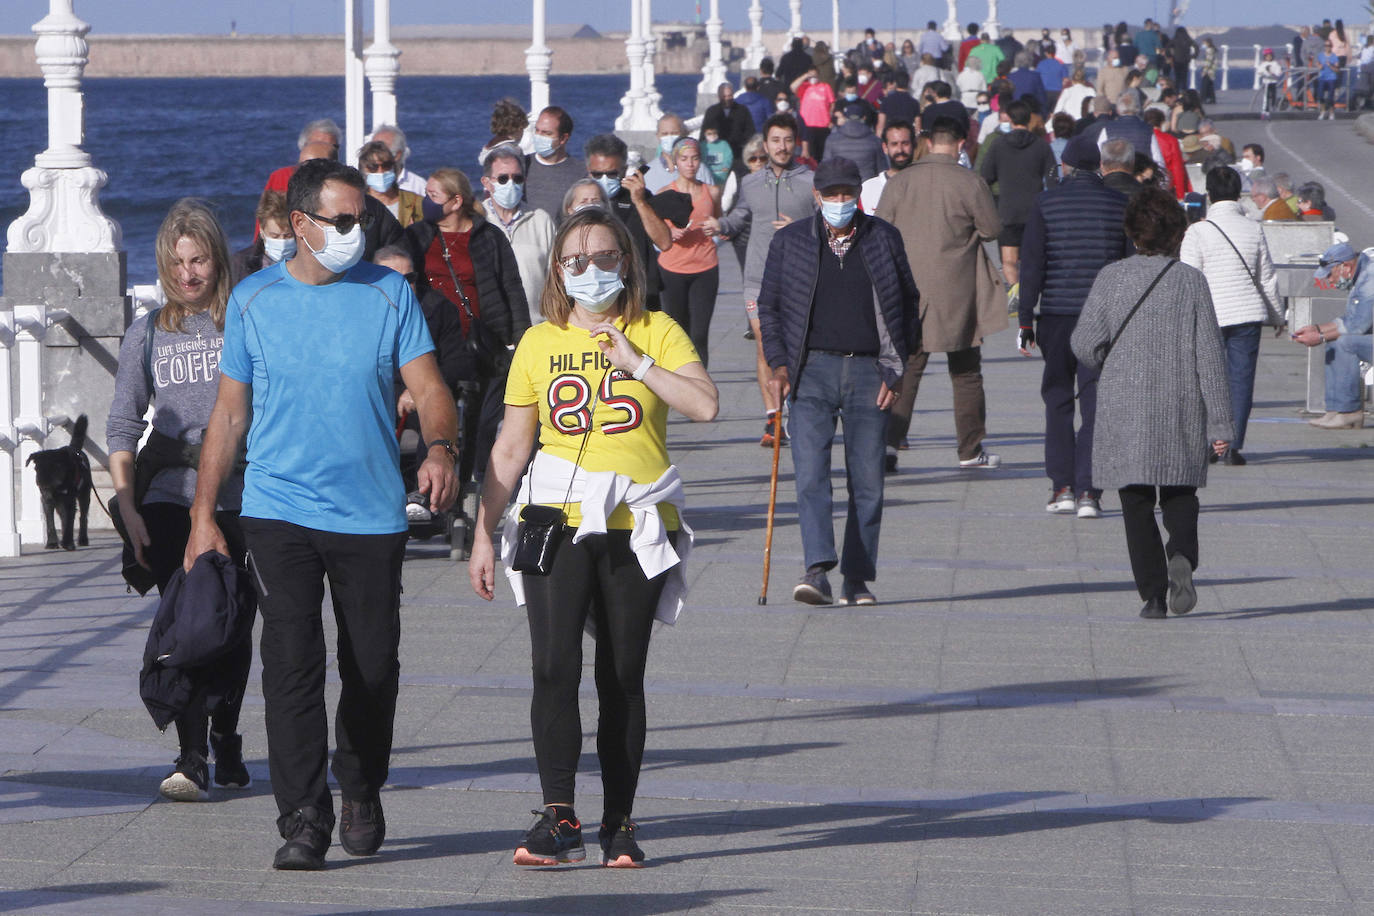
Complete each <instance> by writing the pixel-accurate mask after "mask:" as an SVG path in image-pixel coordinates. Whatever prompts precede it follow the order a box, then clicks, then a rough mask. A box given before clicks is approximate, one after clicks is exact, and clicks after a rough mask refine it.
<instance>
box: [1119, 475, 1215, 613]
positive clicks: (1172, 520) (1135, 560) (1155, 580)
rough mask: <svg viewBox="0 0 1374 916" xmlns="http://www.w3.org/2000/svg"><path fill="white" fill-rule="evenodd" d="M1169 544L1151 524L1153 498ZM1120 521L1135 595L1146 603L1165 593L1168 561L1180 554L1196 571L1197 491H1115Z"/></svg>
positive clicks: (1142, 488) (1137, 486) (1137, 487)
mask: <svg viewBox="0 0 1374 916" xmlns="http://www.w3.org/2000/svg"><path fill="white" fill-rule="evenodd" d="M1156 489H1158V496H1159V508H1160V513H1161V514H1162V515H1163V516H1164V530H1165V531H1167V532H1169V542H1168V543H1167V544H1166V543H1163V542H1162V541H1161V540H1160V537H1159V527H1158V526H1157V525H1156V524H1155V494H1156ZM1117 492H1118V493H1119V495H1120V497H1121V518H1122V520H1123V521H1124V522H1125V523H1126V549H1127V551H1128V552H1129V553H1130V556H1131V573H1132V575H1134V576H1135V587H1136V591H1138V592H1139V593H1140V597H1141V598H1142V599H1144V600H1146V601H1148V600H1150V599H1151V598H1163V597H1164V596H1165V594H1166V593H1167V592H1168V591H1169V558H1170V557H1173V556H1175V555H1179V554H1182V555H1183V556H1185V557H1187V558H1188V563H1189V565H1191V566H1192V567H1193V569H1197V561H1198V548H1197V514H1198V501H1197V487H1158V488H1155V487H1152V486H1149V485H1145V484H1135V485H1132V486H1129V487H1122V488H1121V489H1120V490H1119V491H1117Z"/></svg>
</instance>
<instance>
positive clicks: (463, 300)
mask: <svg viewBox="0 0 1374 916" xmlns="http://www.w3.org/2000/svg"><path fill="white" fill-rule="evenodd" d="M439 250H440V251H442V252H443V253H444V266H446V267H447V268H448V275H449V276H450V277H451V278H453V289H454V290H455V291H456V292H457V293H458V304H459V305H460V306H462V309H463V314H465V315H466V316H467V319H468V323H469V324H471V323H472V322H474V321H476V320H477V316H476V315H474V314H473V313H472V305H471V303H469V302H468V297H467V294H466V293H464V292H463V281H462V280H459V279H458V272H457V271H456V270H454V269H453V257H452V256H451V255H450V254H449V253H448V242H447V241H445V239H444V230H442V229H440V230H439Z"/></svg>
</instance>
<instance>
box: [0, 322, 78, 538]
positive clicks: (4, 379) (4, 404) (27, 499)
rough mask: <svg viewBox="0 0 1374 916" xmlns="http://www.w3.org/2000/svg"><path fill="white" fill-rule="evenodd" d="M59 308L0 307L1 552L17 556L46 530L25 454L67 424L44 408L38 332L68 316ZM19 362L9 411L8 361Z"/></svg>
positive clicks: (44, 332)
mask: <svg viewBox="0 0 1374 916" xmlns="http://www.w3.org/2000/svg"><path fill="white" fill-rule="evenodd" d="M68 317H69V316H68V313H67V312H66V311H65V310H64V309H53V308H48V307H47V306H44V305H16V306H14V308H13V310H12V311H7V312H4V313H0V389H3V390H0V395H2V396H0V477H3V479H4V480H5V483H6V485H5V486H4V487H0V556H5V557H17V556H19V551H20V545H21V544H22V543H24V542H25V541H27V542H29V543H38V542H41V541H42V540H43V539H44V537H45V535H46V530H45V528H44V524H43V503H42V497H41V496H40V495H39V493H38V485H37V483H36V481H35V478H34V475H33V474H32V473H31V472H29V471H28V470H27V469H26V467H25V466H26V465H27V463H28V460H29V456H30V455H32V454H33V453H34V452H36V451H38V450H40V449H41V448H42V447H43V445H44V443H45V441H46V440H47V438H48V436H49V435H50V434H51V433H52V431H53V430H55V429H57V428H58V427H62V426H67V425H68V424H70V423H71V418H70V417H67V416H65V415H60V416H44V414H43V338H44V337H46V336H47V334H48V331H49V330H51V329H52V327H53V326H54V325H57V324H59V323H61V322H62V321H64V320H66V319H67V318H68ZM12 362H13V363H16V364H17V366H18V370H19V371H18V373H17V374H18V377H19V398H18V408H19V409H18V413H17V414H15V413H13V412H12V411H13V409H14V401H13V400H12V398H11V392H10V379H11V377H12V376H11V363H12ZM16 458H18V460H19V467H20V469H21V470H22V471H23V473H22V475H21V482H20V486H19V499H18V504H19V512H18V513H17V514H16V512H15V502H16V500H15V487H14V472H15V460H16Z"/></svg>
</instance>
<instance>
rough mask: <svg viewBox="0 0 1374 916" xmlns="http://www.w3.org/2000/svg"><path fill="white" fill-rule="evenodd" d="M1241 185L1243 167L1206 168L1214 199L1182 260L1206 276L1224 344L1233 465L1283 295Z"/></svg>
mask: <svg viewBox="0 0 1374 916" xmlns="http://www.w3.org/2000/svg"><path fill="white" fill-rule="evenodd" d="M1240 186H1241V179H1240V173H1239V172H1237V171H1236V170H1235V169H1233V168H1230V167H1228V166H1219V167H1218V168H1214V169H1212V171H1210V172H1208V173H1207V195H1208V197H1210V198H1211V200H1212V205H1211V207H1210V208H1208V210H1207V219H1205V220H1203V221H1201V222H1197V223H1194V224H1193V225H1192V226H1189V227H1188V232H1187V234H1186V235H1184V236H1183V247H1182V249H1181V250H1180V252H1179V259H1180V260H1181V261H1183V263H1185V264H1188V265H1189V266H1192V267H1196V268H1197V269H1198V270H1200V271H1202V273H1203V274H1204V275H1205V276H1206V277H1207V286H1208V288H1209V289H1210V290H1211V293H1212V305H1213V307H1214V308H1215V309H1216V313H1217V323H1218V324H1220V325H1221V336H1222V340H1223V341H1224V342H1225V344H1226V380H1227V384H1228V385H1229V386H1230V388H1231V412H1232V415H1233V417H1234V419H1235V424H1236V432H1235V436H1234V437H1232V439H1231V447H1230V448H1229V449H1228V450H1227V452H1226V454H1225V455H1224V456H1223V457H1222V458H1221V461H1222V463H1224V464H1230V465H1242V464H1245V456H1243V455H1242V454H1241V451H1240V449H1241V446H1242V445H1244V444H1245V425H1246V421H1247V420H1248V419H1249V418H1250V405H1251V403H1252V402H1253V400H1254V395H1255V365H1256V363H1257V362H1258V361H1259V344H1260V332H1261V330H1262V328H1263V326H1264V323H1265V321H1266V320H1268V319H1270V318H1273V319H1274V320H1278V314H1277V311H1276V309H1277V303H1278V301H1279V298H1278V280H1277V277H1276V275H1275V273H1274V262H1273V260H1272V259H1271V258H1270V257H1269V246H1268V245H1267V244H1266V243H1265V241H1264V234H1263V233H1262V232H1261V231H1260V227H1259V224H1258V223H1256V222H1254V221H1253V220H1251V219H1249V218H1247V217H1246V215H1245V213H1244V211H1243V210H1242V209H1241V206H1240V203H1239V201H1240ZM1212 460H1214V461H1215V460H1216V459H1215V458H1214V459H1212Z"/></svg>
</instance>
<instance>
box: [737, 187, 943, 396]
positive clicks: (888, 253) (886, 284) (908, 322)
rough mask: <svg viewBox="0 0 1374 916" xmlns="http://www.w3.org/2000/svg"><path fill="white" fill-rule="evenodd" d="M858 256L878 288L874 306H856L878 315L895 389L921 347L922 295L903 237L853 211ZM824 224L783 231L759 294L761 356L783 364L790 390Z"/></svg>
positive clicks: (815, 220) (816, 221)
mask: <svg viewBox="0 0 1374 916" xmlns="http://www.w3.org/2000/svg"><path fill="white" fill-rule="evenodd" d="M854 231H855V233H856V237H855V239H854V242H853V247H852V248H851V252H857V253H858V254H859V256H860V259H861V262H862V264H863V266H864V269H865V270H867V271H868V278H869V280H870V281H871V282H872V284H873V299H874V301H873V302H872V303H866V304H865V303H855V304H854V307H855V308H861V307H865V305H866V306H867V307H870V308H873V309H875V310H876V311H877V318H878V322H877V325H878V341H879V355H878V362H879V365H880V367H881V371H882V374H883V381H884V382H886V383H887V386H888V387H889V388H893V389H895V388H896V387H897V384H898V382H900V381H901V377H902V368H903V366H904V365H905V364H906V359H907V357H908V356H909V355H910V354H912V353H914V352H916V350H917V349H919V347H920V345H921V323H920V320H919V319H918V317H917V304H918V303H919V301H920V293H918V292H917V290H916V282H915V281H914V280H912V278H911V268H910V267H908V266H907V260H906V249H905V248H904V247H903V245H902V237H901V235H900V234H899V233H898V232H897V230H896V229H894V228H893V227H892V226H891V225H890V224H889V223H886V222H884V221H883V220H880V219H877V218H876V217H872V216H869V215H867V214H865V213H855V214H854ZM826 232H827V229H826V225H825V222H824V220H823V219H822V217H821V216H820V214H817V215H816V216H814V217H812V218H811V219H806V220H798V221H796V222H794V223H789V224H787V225H786V226H783V227H782V228H781V229H779V230H778V231H777V233H776V234H774V236H773V241H772V244H770V245H769V246H768V261H767V263H766V264H765V266H764V269H763V286H762V288H761V289H760V290H759V328H760V330H761V331H762V333H763V353H764V357H765V358H766V359H767V360H768V365H769V366H771V367H772V368H774V369H777V368H779V367H784V366H785V367H786V368H787V372H788V378H789V380H790V382H791V385H792V391H793V392H795V391H796V390H797V383H798V381H799V380H800V379H801V373H802V372H803V371H805V368H806V337H807V334H808V333H809V331H810V329H811V314H812V311H813V309H814V307H815V296H816V279H817V277H818V275H819V274H820V263H821V252H822V246H824V245H826V244H827V242H826Z"/></svg>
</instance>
